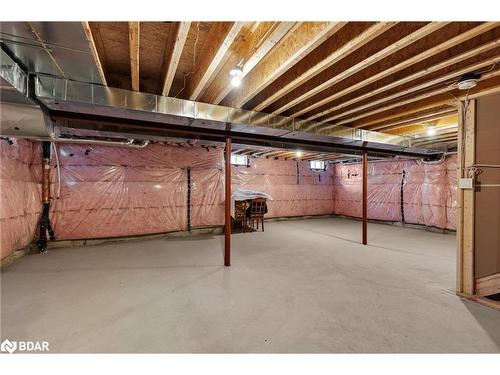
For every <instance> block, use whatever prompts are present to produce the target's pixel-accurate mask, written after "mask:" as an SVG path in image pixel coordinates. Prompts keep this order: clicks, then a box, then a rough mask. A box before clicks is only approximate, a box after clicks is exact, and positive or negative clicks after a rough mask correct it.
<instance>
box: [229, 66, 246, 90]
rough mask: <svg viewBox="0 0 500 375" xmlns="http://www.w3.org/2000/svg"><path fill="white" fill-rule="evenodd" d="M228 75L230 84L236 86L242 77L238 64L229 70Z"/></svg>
mask: <svg viewBox="0 0 500 375" xmlns="http://www.w3.org/2000/svg"><path fill="white" fill-rule="evenodd" d="M229 76H230V77H231V85H233V86H234V87H238V86H239V85H240V84H241V80H242V79H243V70H242V69H241V68H240V67H239V66H237V67H234V68H233V69H231V71H230V72H229Z"/></svg>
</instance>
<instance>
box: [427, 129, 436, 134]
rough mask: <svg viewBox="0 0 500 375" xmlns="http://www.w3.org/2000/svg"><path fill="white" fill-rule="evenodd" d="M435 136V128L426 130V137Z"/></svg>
mask: <svg viewBox="0 0 500 375" xmlns="http://www.w3.org/2000/svg"><path fill="white" fill-rule="evenodd" d="M435 134H436V129H435V128H429V129H427V135H435Z"/></svg>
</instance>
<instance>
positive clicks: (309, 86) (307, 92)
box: [272, 22, 446, 114]
mask: <svg viewBox="0 0 500 375" xmlns="http://www.w3.org/2000/svg"><path fill="white" fill-rule="evenodd" d="M444 25H446V23H439V22H436V23H430V24H428V25H426V26H424V27H422V28H420V29H418V30H416V31H415V32H413V33H411V34H409V35H407V36H405V37H403V38H401V39H399V40H398V41H397V42H395V43H393V44H390V45H389V46H387V47H385V48H383V49H382V50H380V51H378V52H376V53H374V54H373V55H369V56H364V57H363V58H361V59H360V61H359V62H357V63H355V64H353V65H350V64H349V65H350V66H345V67H342V68H339V69H338V71H340V73H338V74H336V75H334V76H333V77H330V78H329V79H324V77H322V76H321V75H318V76H317V77H315V78H314V79H312V80H310V82H306V83H305V84H304V87H303V88H302V86H301V87H300V91H298V90H296V91H298V92H297V93H296V92H294V93H293V96H294V99H292V100H289V98H284V99H286V103H283V105H281V106H280V107H279V108H277V109H274V110H273V111H272V113H274V114H281V113H283V112H285V111H286V110H287V109H289V108H291V107H293V106H294V105H296V104H298V103H300V102H302V101H304V100H306V99H308V98H310V97H312V96H314V95H315V94H317V93H319V92H321V91H323V90H324V89H326V88H328V87H330V86H332V85H333V84H334V83H336V82H338V81H341V80H343V79H346V78H347V77H349V76H351V75H354V74H356V73H358V72H360V71H361V70H363V69H365V68H366V67H368V66H370V65H373V64H376V63H377V62H378V61H380V60H382V59H384V58H386V57H387V56H389V55H391V54H393V53H396V52H397V51H399V50H401V49H403V48H404V47H406V46H408V45H410V44H412V43H414V42H415V41H416V40H418V39H420V38H423V37H425V36H427V35H429V34H430V33H432V32H433V31H436V30H438V29H440V28H441V27H443V26H444ZM385 31H387V30H385ZM377 36H378V35H377ZM369 40H372V39H369ZM358 48H359V47H358ZM346 61H349V60H348V59H347V60H346ZM297 94H298V95H297ZM290 99H291V98H290Z"/></svg>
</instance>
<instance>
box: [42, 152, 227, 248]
mask: <svg viewBox="0 0 500 375" xmlns="http://www.w3.org/2000/svg"><path fill="white" fill-rule="evenodd" d="M58 156H59V163H60V173H61V188H60V194H59V196H58V193H57V192H58V177H57V174H56V173H53V175H52V181H53V194H52V195H53V196H54V197H55V198H54V199H53V201H52V214H51V220H52V225H53V227H54V231H55V233H56V236H57V238H58V239H61V240H62V239H81V238H102V237H118V236H133V235H142V234H151V233H163V232H172V231H181V230H186V229H187V226H188V222H187V220H188V210H187V204H188V178H187V168H191V184H192V186H195V188H194V189H193V188H192V204H193V210H192V212H193V213H194V215H193V219H194V220H193V223H192V225H209V224H210V223H212V222H213V220H212V217H211V216H209V215H207V212H208V211H209V210H207V208H206V207H205V206H206V205H208V204H210V203H211V202H212V201H217V199H218V198H217V197H213V196H212V195H211V194H214V195H217V194H216V192H215V191H214V192H211V191H207V192H206V194H207V197H205V198H204V199H201V200H200V199H198V195H199V192H198V190H199V189H198V186H202V188H203V189H205V188H207V189H208V188H209V187H210V186H211V185H210V183H211V182H212V181H213V180H210V179H208V180H209V181H207V178H206V176H202V175H200V174H199V173H198V170H202V171H206V172H209V171H211V172H213V173H214V174H215V171H219V173H220V165H221V163H222V161H221V157H222V154H221V152H220V151H218V150H210V151H209V152H207V151H206V149H202V148H199V147H179V146H168V145H162V144H151V145H148V146H146V147H145V148H142V149H134V148H125V147H113V146H95V145H73V144H60V145H59V146H58ZM52 162H53V163H54V164H55V162H56V159H55V158H53V159H52ZM204 194H205V192H204Z"/></svg>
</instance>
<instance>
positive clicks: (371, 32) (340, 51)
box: [253, 22, 396, 111]
mask: <svg viewBox="0 0 500 375" xmlns="http://www.w3.org/2000/svg"><path fill="white" fill-rule="evenodd" d="M395 24H396V22H378V23H375V24H374V25H373V26H371V27H369V28H368V29H366V30H365V31H363V32H361V34H360V35H358V36H354V37H353V35H349V36H348V37H349V39H343V40H341V41H339V40H338V39H339V38H331V39H332V42H334V43H330V44H332V46H331V47H330V49H331V51H329V53H328V54H325V55H323V56H321V57H322V58H321V57H319V58H317V57H313V56H311V57H310V58H309V59H310V60H313V61H314V64H311V65H310V66H309V68H308V69H307V70H305V71H301V72H297V73H294V74H293V76H295V79H291V80H290V81H289V82H288V83H286V84H285V85H284V86H282V87H280V88H279V89H277V90H276V89H274V90H272V91H273V93H272V95H271V96H269V97H267V98H266V99H265V100H264V101H262V102H260V103H259V105H257V106H256V107H255V108H253V110H254V111H261V110H263V109H264V108H266V107H267V106H269V105H270V104H271V103H274V102H275V101H276V100H278V99H279V98H281V97H283V96H284V95H285V94H287V93H289V92H290V91H292V90H293V89H295V88H296V87H298V86H299V85H300V84H302V83H303V82H304V81H306V80H308V79H310V78H312V77H313V76H315V75H316V74H319V73H321V72H322V71H323V70H325V69H326V68H328V67H330V66H332V65H333V64H335V63H336V62H337V61H339V60H340V59H342V58H343V57H345V56H346V55H348V54H349V53H351V52H353V51H355V50H357V49H358V48H360V47H361V46H363V45H365V44H366V43H369V42H370V41H372V40H373V39H375V38H376V37H378V36H379V35H381V34H382V33H384V32H385V31H387V30H389V29H390V28H391V27H393V26H394V25H395ZM344 25H345V23H342V24H341V26H344ZM340 33H341V32H339V33H337V34H340ZM329 41H330V40H329ZM342 42H344V44H343V45H340V46H339V44H341V43H342ZM327 43H328V41H327V42H325V43H324V44H322V45H321V48H319V49H318V52H323V53H324V51H325V49H327V48H328V46H326V45H325V44H327ZM315 52H316V51H315ZM294 68H295V67H294Z"/></svg>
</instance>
